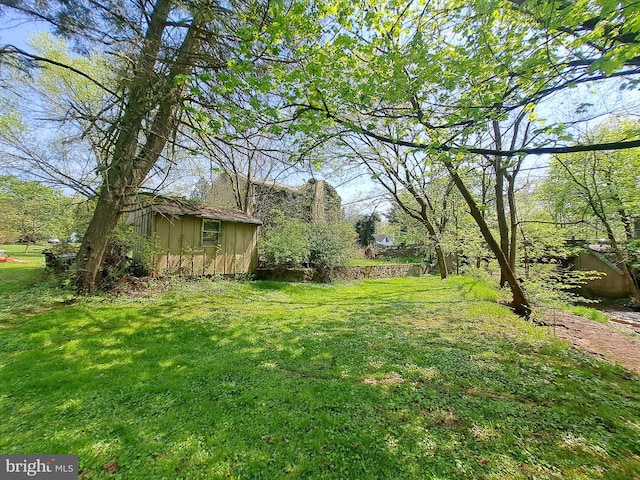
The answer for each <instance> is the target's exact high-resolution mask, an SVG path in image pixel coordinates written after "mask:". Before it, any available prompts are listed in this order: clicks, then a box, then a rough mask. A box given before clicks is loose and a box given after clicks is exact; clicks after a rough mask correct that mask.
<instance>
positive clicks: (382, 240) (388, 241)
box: [373, 233, 394, 248]
mask: <svg viewBox="0 0 640 480" xmlns="http://www.w3.org/2000/svg"><path fill="white" fill-rule="evenodd" d="M373 238H374V240H375V242H376V247H378V248H388V247H391V246H393V243H394V242H393V236H389V235H387V234H385V233H376V234H375V235H374V236H373Z"/></svg>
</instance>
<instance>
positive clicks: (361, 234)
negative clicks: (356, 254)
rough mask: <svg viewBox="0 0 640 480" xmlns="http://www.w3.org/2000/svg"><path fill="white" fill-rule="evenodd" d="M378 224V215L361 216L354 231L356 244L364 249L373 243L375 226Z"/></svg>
mask: <svg viewBox="0 0 640 480" xmlns="http://www.w3.org/2000/svg"><path fill="white" fill-rule="evenodd" d="M379 222H380V215H378V214H377V213H375V212H374V213H372V214H371V215H361V216H360V217H358V219H357V220H356V224H355V229H356V233H357V234H358V244H359V245H360V246H361V247H363V248H366V247H368V246H370V245H371V244H373V243H374V242H375V238H374V234H375V233H376V224H377V223H379Z"/></svg>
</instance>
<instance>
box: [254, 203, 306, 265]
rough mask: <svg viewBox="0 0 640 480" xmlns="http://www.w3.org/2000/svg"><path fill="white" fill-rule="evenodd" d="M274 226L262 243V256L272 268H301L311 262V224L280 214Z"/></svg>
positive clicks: (276, 216)
mask: <svg viewBox="0 0 640 480" xmlns="http://www.w3.org/2000/svg"><path fill="white" fill-rule="evenodd" d="M273 223H274V224H273V226H272V227H271V228H269V230H268V231H267V232H266V233H265V235H264V238H263V239H262V241H261V242H260V248H261V251H262V255H263V256H264V258H265V259H266V261H267V264H268V265H270V266H278V267H301V266H302V265H303V264H305V263H307V262H308V261H309V253H310V249H311V241H310V238H309V227H310V226H309V224H308V223H305V222H303V221H302V220H298V219H295V218H294V219H285V217H284V214H282V212H279V213H277V214H276V215H275V220H274V222H273Z"/></svg>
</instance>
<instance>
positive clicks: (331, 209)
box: [206, 173, 342, 226]
mask: <svg viewBox="0 0 640 480" xmlns="http://www.w3.org/2000/svg"><path fill="white" fill-rule="evenodd" d="M206 202H207V203H208V204H211V205H215V206H220V207H226V208H237V207H238V206H239V205H241V206H242V209H243V210H246V211H247V212H249V213H250V214H251V215H253V216H254V217H256V218H259V219H260V220H262V222H263V223H264V225H265V226H269V225H270V224H271V222H272V219H273V212H274V211H275V210H279V211H281V212H283V213H284V215H285V217H287V218H297V219H300V220H303V221H305V222H329V223H331V222H336V221H338V220H340V218H341V209H342V200H341V198H340V195H338V193H337V192H336V190H335V189H334V188H333V187H332V186H331V185H329V184H328V183H327V182H325V181H324V180H319V181H316V180H309V181H308V182H307V183H305V184H303V185H301V186H296V187H294V186H290V185H284V184H281V183H276V182H273V181H270V180H264V179H251V180H250V179H248V178H247V177H246V176H243V175H228V174H226V173H223V174H220V175H218V176H217V177H216V179H215V180H214V182H213V184H212V186H211V189H210V190H209V192H208V193H207V195H206Z"/></svg>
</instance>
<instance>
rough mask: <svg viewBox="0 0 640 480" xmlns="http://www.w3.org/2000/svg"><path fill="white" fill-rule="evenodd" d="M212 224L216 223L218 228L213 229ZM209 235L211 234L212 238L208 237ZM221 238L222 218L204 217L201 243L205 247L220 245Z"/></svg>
mask: <svg viewBox="0 0 640 480" xmlns="http://www.w3.org/2000/svg"><path fill="white" fill-rule="evenodd" d="M207 224H209V225H207ZM211 224H215V225H216V226H217V228H215V229H211V228H210V227H211ZM209 236H211V238H207V237H209ZM221 240H222V222H221V221H220V220H214V219H209V218H203V219H202V228H201V229H200V245H201V246H203V247H217V246H220V243H221Z"/></svg>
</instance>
